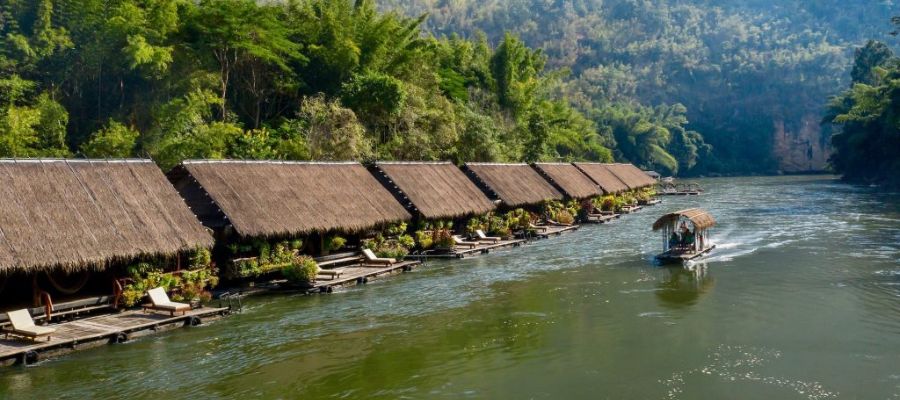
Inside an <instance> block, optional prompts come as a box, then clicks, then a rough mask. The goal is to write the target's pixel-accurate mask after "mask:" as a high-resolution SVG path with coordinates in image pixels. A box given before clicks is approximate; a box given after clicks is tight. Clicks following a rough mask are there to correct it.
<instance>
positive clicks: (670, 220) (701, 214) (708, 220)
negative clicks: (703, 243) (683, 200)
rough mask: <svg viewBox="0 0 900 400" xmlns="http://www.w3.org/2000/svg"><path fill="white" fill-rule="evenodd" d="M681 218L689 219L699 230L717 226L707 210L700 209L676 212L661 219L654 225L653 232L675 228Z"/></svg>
mask: <svg viewBox="0 0 900 400" xmlns="http://www.w3.org/2000/svg"><path fill="white" fill-rule="evenodd" d="M681 218H687V219H688V220H690V221H691V223H692V224H694V227H695V228H697V229H706V228H710V227H713V226H715V225H716V219H715V218H713V216H712V215H710V214H709V213H708V212H706V210H702V209H699V208H689V209H687V210H681V211H676V212H673V213H669V214H666V215H663V216H662V217H660V218H659V219H658V220H656V222H654V223H653V230H654V231H658V230H660V229H663V228H665V227H666V226H674V225H675V224H677V223H678V221H679V220H681Z"/></svg>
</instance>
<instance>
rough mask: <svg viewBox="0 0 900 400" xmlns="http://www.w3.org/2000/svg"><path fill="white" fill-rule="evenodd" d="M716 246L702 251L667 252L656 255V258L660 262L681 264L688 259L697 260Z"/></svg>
mask: <svg viewBox="0 0 900 400" xmlns="http://www.w3.org/2000/svg"><path fill="white" fill-rule="evenodd" d="M715 248H716V246H715V245H712V246H710V247H707V248H705V249H703V250H700V251H693V252H689V253H685V252H666V253H662V254H659V255H657V256H656V260H657V261H659V263H660V264H681V263H684V262H686V261H691V260H696V259H698V258H701V257H703V256H705V255H707V254H709V252H711V251H713V249H715Z"/></svg>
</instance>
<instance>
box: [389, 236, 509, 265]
mask: <svg viewBox="0 0 900 400" xmlns="http://www.w3.org/2000/svg"><path fill="white" fill-rule="evenodd" d="M525 242H526V240H525V239H514V240H501V241H499V242H497V243H487V242H485V243H484V244H481V245H479V246H478V247H475V248H473V249H468V248H461V247H457V248H455V249H453V250H450V251H429V252H425V253H420V254H410V255H408V256H406V257H407V258H411V259H416V260H427V259H433V258H466V257H472V256H476V255H479V254H488V253H490V252H491V251H493V250H499V249H503V248H507V247H519V246H521V245H522V244H524V243H525Z"/></svg>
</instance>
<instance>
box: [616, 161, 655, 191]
mask: <svg viewBox="0 0 900 400" xmlns="http://www.w3.org/2000/svg"><path fill="white" fill-rule="evenodd" d="M606 166H607V168H609V170H610V172H612V173H613V174H614V175H615V176H616V177H617V178H619V179H620V180H621V181H622V182H623V183H625V185H627V186H628V188H629V189H631V190H637V189H643V188H645V187H649V186H653V185H656V179H653V178H652V177H651V176H650V175H647V173H645V172H644V171H641V169H640V168H638V167H635V166H634V165H632V164H606Z"/></svg>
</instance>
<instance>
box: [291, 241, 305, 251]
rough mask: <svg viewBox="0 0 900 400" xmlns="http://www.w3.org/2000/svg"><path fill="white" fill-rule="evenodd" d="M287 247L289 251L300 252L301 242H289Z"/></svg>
mask: <svg viewBox="0 0 900 400" xmlns="http://www.w3.org/2000/svg"><path fill="white" fill-rule="evenodd" d="M289 247H290V248H291V250H300V249H301V248H302V247H303V241H302V240H300V239H294V240H291V243H290V246H289Z"/></svg>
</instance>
